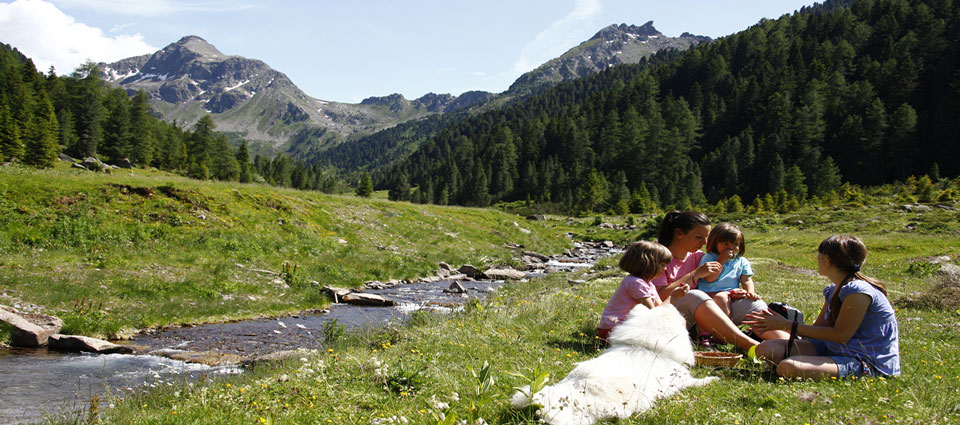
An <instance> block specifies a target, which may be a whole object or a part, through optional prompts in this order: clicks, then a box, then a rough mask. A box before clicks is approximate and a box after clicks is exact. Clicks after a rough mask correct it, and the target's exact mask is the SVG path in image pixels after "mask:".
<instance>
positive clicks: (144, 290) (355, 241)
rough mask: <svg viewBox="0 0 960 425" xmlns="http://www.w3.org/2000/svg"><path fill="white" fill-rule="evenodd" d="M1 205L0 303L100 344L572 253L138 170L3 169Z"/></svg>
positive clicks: (458, 224) (416, 213)
mask: <svg viewBox="0 0 960 425" xmlns="http://www.w3.org/2000/svg"><path fill="white" fill-rule="evenodd" d="M0 194H2V195H3V196H2V197H0V211H3V213H2V214H0V258H2V260H0V285H2V287H3V288H4V294H5V295H3V296H2V298H0V302H2V303H4V304H11V305H12V304H15V303H19V304H21V305H36V306H39V307H37V308H38V309H41V310H44V311H47V312H50V313H54V314H56V315H62V316H63V317H64V319H65V320H66V321H67V325H68V326H73V327H74V328H76V327H81V328H82V329H81V330H82V331H83V332H86V333H92V334H100V335H120V334H123V333H128V332H129V329H142V328H151V327H155V326H162V325H168V324H177V323H190V322H209V321H217V320H224V319H227V318H239V317H250V316H258V315H267V314H270V315H272V314H279V313H283V312H295V311H300V310H305V309H311V308H319V307H321V306H323V305H325V304H327V303H328V301H327V300H326V297H325V295H324V294H323V293H322V291H321V289H320V286H322V285H334V286H340V287H358V286H361V285H362V284H363V283H364V282H365V281H368V280H381V281H386V280H389V279H403V278H414V277H418V276H428V275H433V274H435V271H436V269H437V264H438V263H439V262H440V261H446V262H448V263H450V264H464V263H474V264H476V265H478V266H482V265H483V264H484V263H485V262H489V263H490V264H503V263H508V262H510V261H513V260H514V254H515V253H514V252H513V250H512V249H511V248H508V247H507V244H511V245H510V246H514V245H512V244H521V245H523V246H525V247H526V249H530V250H538V251H542V252H544V253H548V254H549V253H556V252H560V251H562V250H563V249H564V248H565V247H566V246H567V245H568V244H569V241H568V240H567V239H566V238H564V237H563V236H562V235H560V234H559V232H557V231H556V229H552V228H547V226H545V225H542V224H540V222H527V221H524V220H522V219H521V218H519V217H517V216H515V215H509V214H504V213H501V212H497V211H491V210H479V209H466V208H455V207H431V206H426V207H425V206H419V205H411V204H406V203H394V202H389V201H386V200H375V199H373V200H371V199H362V198H355V197H347V196H331V195H323V194H318V193H316V192H305V191H296V190H283V189H280V190H278V189H275V188H270V187H266V186H259V185H244V184H230V183H210V182H199V181H195V180H190V179H185V178H178V177H172V176H168V175H164V174H161V173H158V172H155V171H153V172H151V171H145V170H133V171H124V172H123V173H120V174H115V175H113V176H109V175H93V174H90V173H85V172H78V171H74V170H68V169H54V170H32V169H25V168H19V167H10V166H8V167H0ZM518 223H519V225H518ZM520 226H523V228H525V229H529V230H530V232H529V233H527V232H525V231H523V230H522V229H521V227H520ZM284 263H287V264H289V265H290V268H288V269H287V270H288V271H289V274H288V275H286V276H285V277H286V278H285V279H284V280H281V281H279V282H277V281H276V279H277V276H275V275H273V276H271V275H264V274H261V273H258V272H256V271H254V269H261V270H270V271H273V272H276V273H279V272H281V271H282V270H284V269H283V264H284ZM294 265H296V268H295V269H294V268H293V266H294ZM313 281H316V282H319V285H320V286H318V285H315V284H312V283H311V282H313ZM79 303H85V305H86V307H87V308H79V309H78V308H77V306H78V305H79ZM87 303H89V305H87ZM92 305H96V306H99V307H98V308H91V306H92ZM84 327H85V328H84ZM125 329H126V330H125Z"/></svg>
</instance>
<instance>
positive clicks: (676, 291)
mask: <svg viewBox="0 0 960 425" xmlns="http://www.w3.org/2000/svg"><path fill="white" fill-rule="evenodd" d="M689 290H690V285H687V284H686V283H684V284H682V285H680V286H677V287H676V288H673V293H672V294H670V297H672V298H674V299H676V298H680V297H682V296H684V295H687V291H689Z"/></svg>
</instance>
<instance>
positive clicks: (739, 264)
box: [697, 252, 753, 292]
mask: <svg viewBox="0 0 960 425" xmlns="http://www.w3.org/2000/svg"><path fill="white" fill-rule="evenodd" d="M719 257H720V256H719V255H717V254H716V253H713V252H708V253H707V254H706V255H704V256H703V258H701V259H700V265H703V264H704V263H709V262H711V261H717V259H718V258H719ZM741 275H747V276H753V269H752V268H751V267H750V262H749V261H747V259H746V258H743V257H740V256H737V257H733V258H731V259H729V260H727V262H726V263H723V270H720V276H718V277H717V280H715V281H713V282H707V281H706V280H705V279H700V280H698V281H697V289H699V290H701V291H703V292H720V291H729V290H731V289H737V288H739V287H740V276H741Z"/></svg>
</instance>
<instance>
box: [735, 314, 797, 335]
mask: <svg viewBox="0 0 960 425" xmlns="http://www.w3.org/2000/svg"><path fill="white" fill-rule="evenodd" d="M743 324H745V325H750V329H751V330H753V331H754V332H756V333H762V332H765V331H776V330H783V331H789V330H790V325H792V324H793V322H792V321H790V320H787V319H786V318H785V317H783V316H781V315H779V314H776V313H774V312H772V311H770V310H767V309H763V310H761V311H757V312H752V313H748V314H747V316H746V317H745V318H744V320H743Z"/></svg>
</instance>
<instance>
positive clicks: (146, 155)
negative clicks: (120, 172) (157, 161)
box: [129, 90, 157, 166]
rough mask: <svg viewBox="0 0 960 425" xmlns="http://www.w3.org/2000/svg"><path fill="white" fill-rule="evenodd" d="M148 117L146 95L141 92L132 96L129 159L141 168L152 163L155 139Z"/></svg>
mask: <svg viewBox="0 0 960 425" xmlns="http://www.w3.org/2000/svg"><path fill="white" fill-rule="evenodd" d="M152 124H153V120H152V119H151V117H150V105H149V103H148V99H147V94H146V93H144V92H143V91H142V90H141V91H138V92H137V94H135V95H134V96H133V99H132V100H131V104H130V152H129V157H130V159H131V160H132V161H133V162H134V163H136V164H139V165H141V166H147V165H148V164H150V163H151V162H152V161H153V156H154V152H155V151H156V143H157V142H156V139H155V136H154V131H153V128H152V127H153V125H152Z"/></svg>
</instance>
